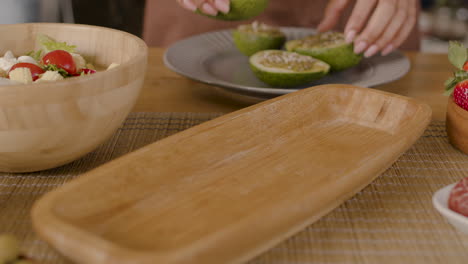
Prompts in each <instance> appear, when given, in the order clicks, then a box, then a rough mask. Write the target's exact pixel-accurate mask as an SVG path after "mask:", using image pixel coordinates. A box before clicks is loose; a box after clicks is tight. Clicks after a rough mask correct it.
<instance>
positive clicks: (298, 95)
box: [32, 85, 431, 264]
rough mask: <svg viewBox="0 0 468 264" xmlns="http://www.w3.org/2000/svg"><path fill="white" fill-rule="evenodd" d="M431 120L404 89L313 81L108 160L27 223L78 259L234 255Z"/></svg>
mask: <svg viewBox="0 0 468 264" xmlns="http://www.w3.org/2000/svg"><path fill="white" fill-rule="evenodd" d="M430 120H431V109H430V108H429V106H427V105H425V104H420V103H418V102H416V101H414V100H412V99H409V98H406V97H402V96H398V95H394V94H390V93H385V92H381V91H377V90H372V89H368V88H360V87H355V86H347V85H324V86H317V87H312V88H309V89H305V90H302V91H299V92H295V93H292V94H289V95H286V96H282V97H279V98H276V99H273V100H269V101H266V102H264V103H261V104H258V105H255V106H252V107H249V108H246V109H243V110H241V111H238V112H234V113H232V114H228V115H225V116H223V117H221V118H218V119H215V120H212V121H209V122H206V123H204V124H201V125H199V126H196V127H193V128H191V129H188V130H186V131H183V132H180V133H178V134H176V135H173V136H171V137H168V138H166V139H163V140H161V141H158V142H156V143H153V144H151V145H148V146H146V147H144V148H142V149H139V150H138V151H136V152H133V153H131V154H128V155H126V156H124V157H122V158H119V159H117V160H115V161H112V162H109V163H108V164H105V165H103V166H101V167H99V168H97V169H95V170H93V171H91V172H89V173H87V174H85V175H83V176H81V177H79V178H78V179H76V180H73V181H72V182H70V183H67V184H65V185H64V186H62V187H60V188H58V189H57V190H54V191H52V192H50V193H48V194H47V195H45V196H44V197H43V198H41V199H40V200H39V201H38V202H37V203H36V204H35V206H34V208H33V211H32V216H33V224H34V227H35V230H36V231H37V232H38V233H39V234H40V235H41V236H42V237H43V238H44V239H45V240H47V241H48V242H49V243H50V244H51V245H52V246H54V247H55V248H56V249H57V250H59V251H60V252H61V253H62V254H63V255H65V256H67V257H69V258H70V259H72V260H73V261H75V262H77V263H94V264H98V263H109V264H110V263H112V264H120V263H144V264H146V263H148V264H149V263H165V264H169V263H203V264H210V263H213V264H214V263H216V264H218V263H241V262H243V261H246V260H248V259H250V258H252V257H254V256H256V255H258V254H259V253H261V252H263V251H265V250H267V249H268V248H270V247H272V246H274V245H275V244H277V243H279V242H280V241H282V240H284V239H285V238H287V237H289V236H291V235H292V234H294V233H296V232H298V231H300V230H301V229H303V228H305V227H306V226H307V225H310V224H311V223H313V222H314V221H316V220H317V219H319V218H320V217H322V216H323V215H325V214H327V213H328V212H330V211H331V210H333V209H334V208H336V207H337V206H338V205H340V204H341V203H342V202H343V201H345V200H346V199H348V198H350V197H351V196H352V195H354V194H355V193H357V192H358V191H359V190H361V189H362V188H364V187H365V186H366V185H368V184H369V183H370V182H371V181H372V180H373V179H375V178H376V177H377V176H378V175H379V174H381V173H382V172H383V171H384V170H385V169H387V168H388V167H389V166H391V164H392V163H393V162H394V161H395V160H396V159H397V158H398V157H399V156H400V155H401V154H402V153H403V152H405V151H406V150H407V149H408V148H409V147H410V146H411V145H412V144H413V143H414V142H415V141H416V140H417V139H418V138H419V137H420V135H421V134H422V133H423V131H424V130H425V128H426V126H427V125H428V124H429V122H430Z"/></svg>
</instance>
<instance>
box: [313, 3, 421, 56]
mask: <svg viewBox="0 0 468 264" xmlns="http://www.w3.org/2000/svg"><path fill="white" fill-rule="evenodd" d="M351 2H353V1H351V0H331V1H330V2H329V4H328V6H327V8H326V11H325V17H324V18H323V20H322V22H321V23H320V25H319V26H318V30H319V31H321V32H323V31H328V30H330V29H332V28H333V27H334V26H335V25H336V24H337V23H338V20H339V18H340V16H341V15H342V14H343V11H344V10H345V8H346V7H347V6H348V5H349V4H350V3H351ZM417 10H418V1H416V0H357V1H356V4H355V6H354V9H353V12H352V14H351V17H350V18H349V20H348V22H347V24H346V28H345V35H346V40H347V41H348V42H349V43H351V42H354V52H355V53H362V52H363V53H364V56H365V57H371V56H373V55H375V54H377V53H378V52H379V51H381V53H382V55H387V54H389V53H390V52H392V51H393V50H395V49H396V48H398V47H399V46H400V45H401V44H402V43H403V42H404V41H405V40H406V39H407V38H408V36H409V34H410V33H411V30H412V29H413V27H414V25H415V24H416V21H417Z"/></svg>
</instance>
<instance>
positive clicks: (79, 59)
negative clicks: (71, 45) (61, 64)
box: [71, 53, 86, 71]
mask: <svg viewBox="0 0 468 264" xmlns="http://www.w3.org/2000/svg"><path fill="white" fill-rule="evenodd" d="M71 55H72V57H73V61H75V65H76V70H77V71H81V69H83V68H86V61H85V59H84V58H83V56H81V55H80V54H76V53H71Z"/></svg>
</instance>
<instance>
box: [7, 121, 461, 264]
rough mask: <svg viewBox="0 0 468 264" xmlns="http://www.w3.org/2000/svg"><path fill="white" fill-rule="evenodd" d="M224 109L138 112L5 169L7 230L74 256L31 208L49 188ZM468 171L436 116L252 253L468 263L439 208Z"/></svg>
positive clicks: (45, 256)
mask: <svg viewBox="0 0 468 264" xmlns="http://www.w3.org/2000/svg"><path fill="white" fill-rule="evenodd" d="M216 116H218V114H191V113H185V114H183V113H179V114H174V113H173V114H171V113H134V114H132V115H131V116H130V117H129V118H128V119H127V120H126V122H125V124H124V125H123V126H122V127H121V128H120V129H119V130H118V131H117V132H116V133H115V135H114V136H113V137H112V138H111V139H110V140H109V141H108V142H107V143H106V144H104V145H103V146H101V147H100V148H99V149H97V150H96V151H94V152H92V153H90V154H88V155H87V156H85V157H83V158H82V159H80V160H77V161H75V162H73V163H71V164H68V165H65V166H62V167H60V168H56V169H53V170H48V171H43V172H38V173H29V174H0V233H5V232H6V233H12V234H14V235H16V236H17V237H18V238H19V239H21V241H22V242H23V251H24V252H25V253H26V254H27V255H29V256H31V257H33V258H35V259H36V260H38V262H39V263H51V264H58V263H69V262H68V261H67V260H65V259H64V258H62V257H60V256H59V255H58V254H57V253H56V252H55V251H54V250H53V249H51V248H49V247H48V246H47V244H46V243H45V242H43V241H41V240H40V239H38V238H37V237H36V236H35V234H34V233H33V231H32V228H31V221H30V216H29V211H30V208H31V205H32V203H33V202H34V201H35V200H36V199H37V198H39V197H40V196H41V195H42V194H44V193H46V192H48V191H50V190H52V189H54V188H56V187H58V186H60V185H62V184H63V183H65V182H67V181H69V180H71V179H73V178H74V177H77V176H79V175H80V174H81V173H83V172H85V171H88V170H90V169H92V168H94V167H97V166H99V165H101V164H103V163H105V162H107V161H109V160H112V159H114V158H116V157H118V156H121V155H123V154H125V153H128V152H130V151H132V150H134V149H137V148H140V147H142V146H144V145H146V144H149V143H151V142H154V141H156V140H159V139H162V138H164V137H166V136H169V135H171V134H173V133H176V132H178V131H181V130H184V129H187V128H189V127H191V126H194V125H196V124H199V123H202V122H204V121H207V120H210V119H212V118H214V117H216ZM464 176H468V156H467V155H463V154H462V153H460V152H459V151H457V150H455V149H454V148H452V147H451V145H450V144H449V143H448V142H447V136H446V133H445V124H444V123H442V122H435V123H432V124H431V125H430V126H429V128H428V129H427V131H426V132H425V134H424V135H423V136H422V137H421V139H419V140H418V142H417V143H416V144H415V145H414V146H413V147H412V148H411V149H410V150H408V151H407V152H406V153H405V154H404V155H402V156H401V157H400V159H399V160H398V161H397V162H396V163H395V164H394V165H393V166H392V167H391V168H390V169H388V170H387V171H386V172H384V173H383V174H382V175H381V176H379V177H378V178H377V180H375V181H374V182H373V183H372V184H371V185H369V186H368V187H366V188H365V189H364V190H363V191H361V192H360V193H358V194H357V195H355V196H354V197H353V198H352V199H350V200H348V201H347V202H345V203H344V204H343V205H342V206H340V207H339V208H337V209H335V210H334V211H333V212H332V213H330V214H329V215H327V216H325V217H324V218H322V219H321V220H320V221H318V222H316V223H315V224H313V225H311V226H309V227H308V228H306V229H305V230H303V231H302V232H300V233H298V234H297V235H295V236H294V237H292V238H290V239H288V240H286V241H284V242H283V243H281V244H280V245H278V246H277V247H275V248H273V249H271V250H269V251H268V252H265V253H264V254H263V255H261V256H259V257H257V258H256V259H254V260H252V261H251V263H254V264H263V263H265V264H266V263H268V264H270V263H271V264H277V263H285V264H286V263H287V264H306V263H318V264H322V263H330V264H344V263H392V264H393V263H425V264H427V263H467V262H468V235H463V234H461V233H458V232H456V231H455V230H454V229H453V228H452V227H451V226H450V225H449V224H448V223H446V222H445V220H444V219H443V218H442V217H441V216H440V215H439V214H438V213H437V211H435V209H434V208H433V207H432V202H431V198H432V194H433V193H434V192H435V191H436V190H437V189H439V188H441V187H443V186H445V185H447V184H450V183H453V182H455V181H457V180H459V179H461V178H462V177H464Z"/></svg>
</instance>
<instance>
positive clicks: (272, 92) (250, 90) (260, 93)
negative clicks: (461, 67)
mask: <svg viewBox="0 0 468 264" xmlns="http://www.w3.org/2000/svg"><path fill="white" fill-rule="evenodd" d="M280 29H281V30H282V31H283V32H286V35H287V34H288V33H287V32H294V31H301V32H310V34H314V33H316V32H317V31H316V30H315V29H313V28H306V27H280ZM232 30H234V28H230V29H224V30H215V31H209V32H205V33H201V34H197V35H193V36H190V37H188V38H185V39H182V40H179V41H177V42H175V43H173V44H172V45H170V46H169V47H168V48H167V49H166V50H165V52H164V55H163V62H164V65H165V66H166V67H167V68H169V69H170V70H172V71H174V72H176V73H178V74H180V75H182V76H184V77H187V78H189V79H191V80H194V81H198V82H201V83H204V84H208V85H212V86H216V87H219V88H223V89H226V90H228V91H231V92H235V93H237V94H242V95H248V96H253V97H257V98H265V97H268V98H271V97H276V96H281V95H285V94H288V93H292V92H296V91H299V90H302V89H305V88H299V89H298V88H268V87H255V86H246V85H240V84H234V83H231V82H227V81H224V80H220V79H216V78H214V77H212V76H210V78H204V77H200V76H197V75H196V74H193V73H190V72H187V71H184V70H182V69H179V68H178V67H177V66H176V65H175V64H177V63H173V62H172V61H171V59H170V58H169V57H170V56H171V55H173V52H174V49H176V48H177V46H178V45H182V44H184V43H187V42H191V41H194V40H196V39H197V38H201V37H206V36H211V35H213V36H214V35H219V34H229V36H230V33H231V32H232ZM391 54H396V55H398V56H400V57H401V58H402V59H404V64H403V65H401V67H399V68H400V70H399V71H398V73H397V74H394V75H392V76H391V77H390V78H388V79H385V80H383V81H379V82H375V81H374V82H370V83H368V84H365V85H362V84H359V83H350V84H349V85H358V86H363V87H367V88H370V87H375V86H377V85H383V84H387V83H390V82H393V81H396V80H399V79H400V78H402V77H403V76H405V75H406V74H407V73H408V72H409V70H410V69H411V62H410V60H409V59H408V57H407V56H406V55H405V54H403V53H402V52H401V51H399V50H395V51H394V52H392V53H391ZM391 54H390V55H391ZM372 58H376V57H371V58H365V59H366V60H372ZM326 84H335V83H326ZM336 84H338V83H336ZM317 85H323V84H317ZM306 88H307V87H306Z"/></svg>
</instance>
